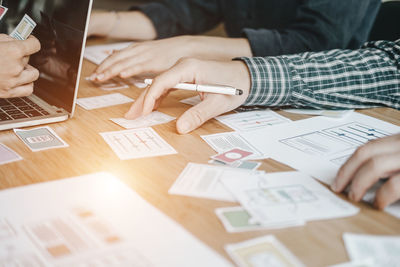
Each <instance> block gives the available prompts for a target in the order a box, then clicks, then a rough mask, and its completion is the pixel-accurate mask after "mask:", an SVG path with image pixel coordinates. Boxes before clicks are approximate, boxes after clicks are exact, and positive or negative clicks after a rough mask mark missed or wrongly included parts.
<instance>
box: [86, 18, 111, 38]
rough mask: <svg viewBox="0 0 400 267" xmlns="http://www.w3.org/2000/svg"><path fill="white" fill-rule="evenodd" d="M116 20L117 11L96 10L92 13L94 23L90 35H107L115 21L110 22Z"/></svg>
mask: <svg viewBox="0 0 400 267" xmlns="http://www.w3.org/2000/svg"><path fill="white" fill-rule="evenodd" d="M115 20H116V14H115V12H96V13H94V14H93V15H92V21H91V23H92V25H91V31H90V33H89V34H90V35H99V36H107V35H108V34H109V33H110V32H111V30H112V28H113V27H114V23H110V22H112V21H115Z"/></svg>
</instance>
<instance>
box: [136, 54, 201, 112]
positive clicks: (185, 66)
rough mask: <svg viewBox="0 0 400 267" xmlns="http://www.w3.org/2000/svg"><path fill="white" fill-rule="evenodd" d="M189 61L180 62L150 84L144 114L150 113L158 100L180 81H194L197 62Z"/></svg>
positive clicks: (144, 104) (144, 103)
mask: <svg viewBox="0 0 400 267" xmlns="http://www.w3.org/2000/svg"><path fill="white" fill-rule="evenodd" d="M188 62H189V61H183V62H182V63H181V62H178V63H177V64H176V65H175V66H174V67H172V68H171V69H169V70H168V71H166V72H164V73H163V74H161V75H159V76H157V77H156V78H155V79H154V80H153V84H152V85H151V86H150V88H149V90H148V92H147V94H146V96H145V99H144V102H143V115H148V114H150V113H151V112H152V111H153V109H154V107H155V103H156V101H157V100H158V99H159V98H160V97H161V96H162V95H164V94H166V93H167V92H168V91H169V90H170V89H171V88H173V87H174V86H175V85H177V84H178V83H181V82H189V83H192V82H194V79H195V76H194V75H195V64H190V62H189V63H188Z"/></svg>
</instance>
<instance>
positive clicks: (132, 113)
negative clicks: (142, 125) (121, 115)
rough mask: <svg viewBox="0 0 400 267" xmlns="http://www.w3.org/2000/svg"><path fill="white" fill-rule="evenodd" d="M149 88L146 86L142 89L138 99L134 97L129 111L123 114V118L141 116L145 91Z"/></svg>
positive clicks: (132, 118)
mask: <svg viewBox="0 0 400 267" xmlns="http://www.w3.org/2000/svg"><path fill="white" fill-rule="evenodd" d="M148 90H149V88H147V89H146V90H144V91H143V92H142V93H141V94H140V96H139V98H138V99H136V101H135V102H134V103H133V104H132V106H131V108H130V109H129V111H128V112H127V113H126V114H125V118H126V119H127V120H134V119H136V118H139V117H140V116H142V113H143V102H144V98H145V97H146V94H147V91H148Z"/></svg>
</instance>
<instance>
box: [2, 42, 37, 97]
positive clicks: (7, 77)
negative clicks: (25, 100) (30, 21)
mask: <svg viewBox="0 0 400 267" xmlns="http://www.w3.org/2000/svg"><path fill="white" fill-rule="evenodd" d="M39 50H40V43H39V41H38V40H37V39H36V38H35V37H33V36H31V37H29V38H28V39H27V40H25V41H18V40H15V39H13V38H11V37H9V36H7V35H4V34H1V35H0V62H1V63H0V98H10V97H21V96H28V95H30V94H32V92H33V82H34V81H36V80H37V79H38V78H39V71H38V70H37V69H35V68H34V67H32V66H30V65H29V64H28V62H29V56H30V55H32V54H34V53H36V52H38V51H39Z"/></svg>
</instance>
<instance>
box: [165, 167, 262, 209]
mask: <svg viewBox="0 0 400 267" xmlns="http://www.w3.org/2000/svg"><path fill="white" fill-rule="evenodd" d="M260 173H262V172H259V171H250V170H244V169H234V168H229V167H222V166H212V165H206V164H197V163H189V164H188V165H186V167H185V169H184V170H183V171H182V173H181V174H180V175H179V177H178V179H176V181H175V183H174V184H173V185H172V187H171V188H170V189H169V191H168V193H170V194H174V195H183V196H190V197H200V198H208V199H214V200H221V201H230V202H236V200H235V198H234V197H233V196H232V194H231V193H230V192H229V191H227V190H226V189H225V187H224V186H222V184H221V183H220V181H219V179H221V178H222V177H228V178H229V177H232V176H240V177H242V178H246V177H248V176H251V175H257V174H260Z"/></svg>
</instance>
